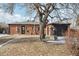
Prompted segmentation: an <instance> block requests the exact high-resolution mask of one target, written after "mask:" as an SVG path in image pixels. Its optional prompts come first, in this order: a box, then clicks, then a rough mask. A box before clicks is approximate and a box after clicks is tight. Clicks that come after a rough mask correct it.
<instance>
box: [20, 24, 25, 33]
mask: <svg viewBox="0 0 79 59" xmlns="http://www.w3.org/2000/svg"><path fill="white" fill-rule="evenodd" d="M21 34H25V25H22V26H21Z"/></svg>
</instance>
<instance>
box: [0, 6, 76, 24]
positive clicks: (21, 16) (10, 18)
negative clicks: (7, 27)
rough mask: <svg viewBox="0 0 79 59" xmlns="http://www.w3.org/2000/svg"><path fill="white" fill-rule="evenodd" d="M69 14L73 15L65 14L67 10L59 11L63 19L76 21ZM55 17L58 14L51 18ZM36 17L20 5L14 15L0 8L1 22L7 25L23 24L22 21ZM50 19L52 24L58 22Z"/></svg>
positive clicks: (54, 13) (15, 9)
mask: <svg viewBox="0 0 79 59" xmlns="http://www.w3.org/2000/svg"><path fill="white" fill-rule="evenodd" d="M26 11H27V12H26ZM62 13H64V14H62ZM69 13H73V12H72V11H71V10H68V12H65V10H60V11H59V15H61V18H62V19H63V17H66V18H68V17H70V18H73V19H75V17H72V15H73V14H72V15H69ZM4 15H5V16H6V17H5V16H4ZM54 15H56V12H52V13H51V16H54ZM34 16H35V12H33V13H32V14H31V15H30V14H29V12H28V8H27V9H26V8H24V7H22V6H20V5H19V4H16V6H15V8H14V13H13V15H10V14H8V13H5V12H4V10H3V9H1V8H0V22H5V23H12V22H22V21H27V20H28V19H30V20H33V17H34ZM48 19H50V22H55V21H58V20H57V18H53V19H51V18H48Z"/></svg>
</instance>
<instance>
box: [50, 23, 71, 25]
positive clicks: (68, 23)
mask: <svg viewBox="0 0 79 59" xmlns="http://www.w3.org/2000/svg"><path fill="white" fill-rule="evenodd" d="M49 24H52V25H54V24H61V25H70V23H49Z"/></svg>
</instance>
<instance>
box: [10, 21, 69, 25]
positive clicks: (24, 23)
mask: <svg viewBox="0 0 79 59" xmlns="http://www.w3.org/2000/svg"><path fill="white" fill-rule="evenodd" d="M9 24H11V25H13V24H39V22H31V21H29V22H26V21H25V22H15V23H9ZM53 24H67V25H70V23H48V25H53Z"/></svg>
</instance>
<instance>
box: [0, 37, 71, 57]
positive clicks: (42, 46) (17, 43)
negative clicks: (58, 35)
mask: <svg viewBox="0 0 79 59" xmlns="http://www.w3.org/2000/svg"><path fill="white" fill-rule="evenodd" d="M0 55H2V56H3V55H5V56H6V55H9V56H17V55H19V56H23V55H24V56H40V55H42V56H53V55H55V56H56V55H58V56H59V55H62V56H64V55H70V53H69V51H68V50H67V49H66V46H65V45H53V44H51V43H45V42H41V41H40V40H36V39H33V38H31V39H28V38H26V39H16V40H14V42H11V43H9V44H7V45H6V46H3V47H1V48H0Z"/></svg>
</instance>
